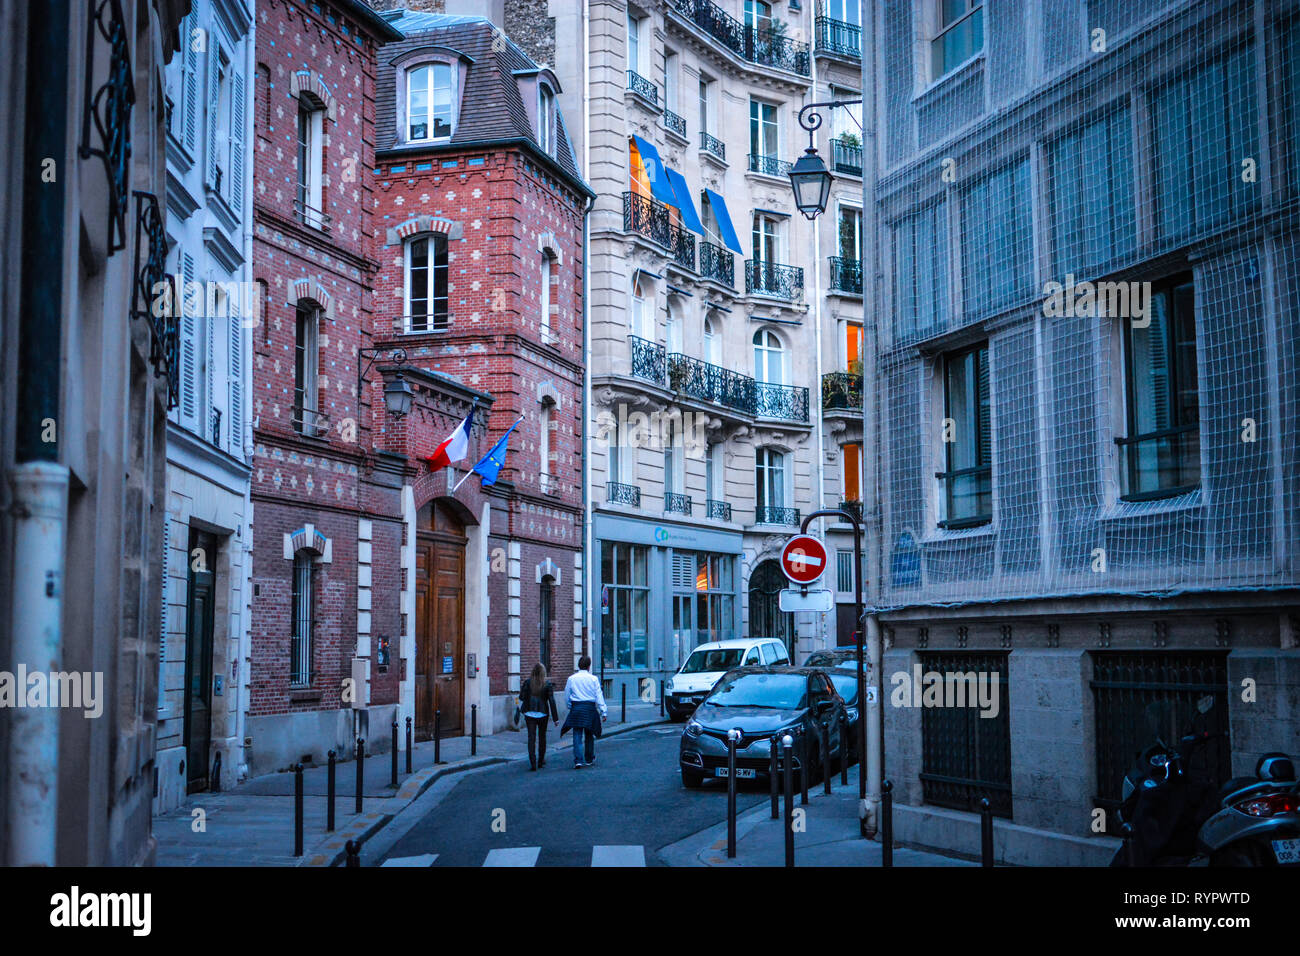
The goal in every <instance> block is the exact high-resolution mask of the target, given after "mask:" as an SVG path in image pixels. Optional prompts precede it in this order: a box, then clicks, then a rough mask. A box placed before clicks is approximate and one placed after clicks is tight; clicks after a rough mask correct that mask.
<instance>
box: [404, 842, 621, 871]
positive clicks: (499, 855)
mask: <svg viewBox="0 0 1300 956" xmlns="http://www.w3.org/2000/svg"><path fill="white" fill-rule="evenodd" d="M541 853H542V848H541V847H540V846H512V847H498V848H497V849H494V850H489V851H488V854H487V856H486V857H484V859H483V863H482V864H481V865H482V866H515V867H520V866H523V867H528V866H536V865H537V859H538V857H540V856H541ZM437 859H438V854H437V853H421V854H420V855H419V856H401V857H390V858H389V859H387V860H385V861H384V862H383V863H382V864H380V865H381V866H410V867H428V866H433V864H434V862H435V861H437ZM591 865H592V866H593V867H595V866H600V867H608V866H621V867H643V866H645V847H644V846H642V845H640V844H636V845H609V846H593V847H592V848H591Z"/></svg>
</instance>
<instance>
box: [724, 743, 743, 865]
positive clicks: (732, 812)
mask: <svg viewBox="0 0 1300 956" xmlns="http://www.w3.org/2000/svg"><path fill="white" fill-rule="evenodd" d="M739 740H740V730H739V729H737V728H734V727H733V728H732V729H731V730H729V731H727V859H728V860H734V859H735V858H736V743H737V741H739Z"/></svg>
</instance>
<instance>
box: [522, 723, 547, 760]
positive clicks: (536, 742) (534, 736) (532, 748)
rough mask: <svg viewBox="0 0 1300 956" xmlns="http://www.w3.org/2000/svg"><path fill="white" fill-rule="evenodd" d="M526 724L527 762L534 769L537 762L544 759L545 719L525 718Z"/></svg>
mask: <svg viewBox="0 0 1300 956" xmlns="http://www.w3.org/2000/svg"><path fill="white" fill-rule="evenodd" d="M524 721H525V723H527V724H528V762H529V763H530V764H531V765H532V766H534V767H536V766H537V761H538V760H545V759H546V718H545V717H525V718H524Z"/></svg>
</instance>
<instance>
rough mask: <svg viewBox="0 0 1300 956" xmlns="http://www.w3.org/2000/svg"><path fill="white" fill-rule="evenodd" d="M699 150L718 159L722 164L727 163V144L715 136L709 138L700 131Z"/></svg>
mask: <svg viewBox="0 0 1300 956" xmlns="http://www.w3.org/2000/svg"><path fill="white" fill-rule="evenodd" d="M700 149H701V150H702V151H703V152H706V153H709V154H711V155H713V156H716V157H718V159H720V160H722V161H723V162H724V163H725V162H726V161H727V144H726V143H724V142H723V141H722V140H720V139H718V137H716V136H711V135H709V134H708V133H706V132H704V130H700Z"/></svg>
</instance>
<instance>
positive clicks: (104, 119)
mask: <svg viewBox="0 0 1300 956" xmlns="http://www.w3.org/2000/svg"><path fill="white" fill-rule="evenodd" d="M86 24H87V33H86V58H85V64H86V65H85V74H86V90H85V98H84V105H83V107H82V108H83V109H84V111H85V112H84V113H83V114H82V117H81V143H80V145H79V147H78V154H79V155H80V156H81V158H82V159H89V158H90V157H91V156H96V157H98V158H99V160H100V161H101V162H102V163H103V164H104V173H105V174H106V176H107V178H108V254H109V255H110V256H111V255H112V254H113V253H115V252H117V250H119V249H121V248H123V247H124V246H125V245H126V239H127V235H126V212H127V208H128V207H129V206H130V204H131V197H130V193H129V181H130V166H131V110H132V108H133V107H134V106H135V76H134V74H133V72H132V70H133V67H132V65H131V51H130V46H129V44H128V31H127V25H126V19H125V17H123V15H122V3H121V0H99V3H98V4H97V5H95V6H94V9H93V10H92V11H90V15H89V16H88V17H87V18H86ZM97 37H98V38H99V39H102V40H104V41H105V42H107V44H108V50H109V53H108V64H107V66H105V67H104V68H103V69H100V68H99V67H98V66H97V65H96V64H95V48H96V46H97V45H98V44H97V42H96V38H97ZM99 76H102V77H104V82H103V85H102V86H100V87H99V89H97V90H96V89H94V78H95V77H99ZM92 126H93V127H94V130H95V134H96V136H97V140H95V141H92V140H91V135H90V133H91V127H92Z"/></svg>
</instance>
